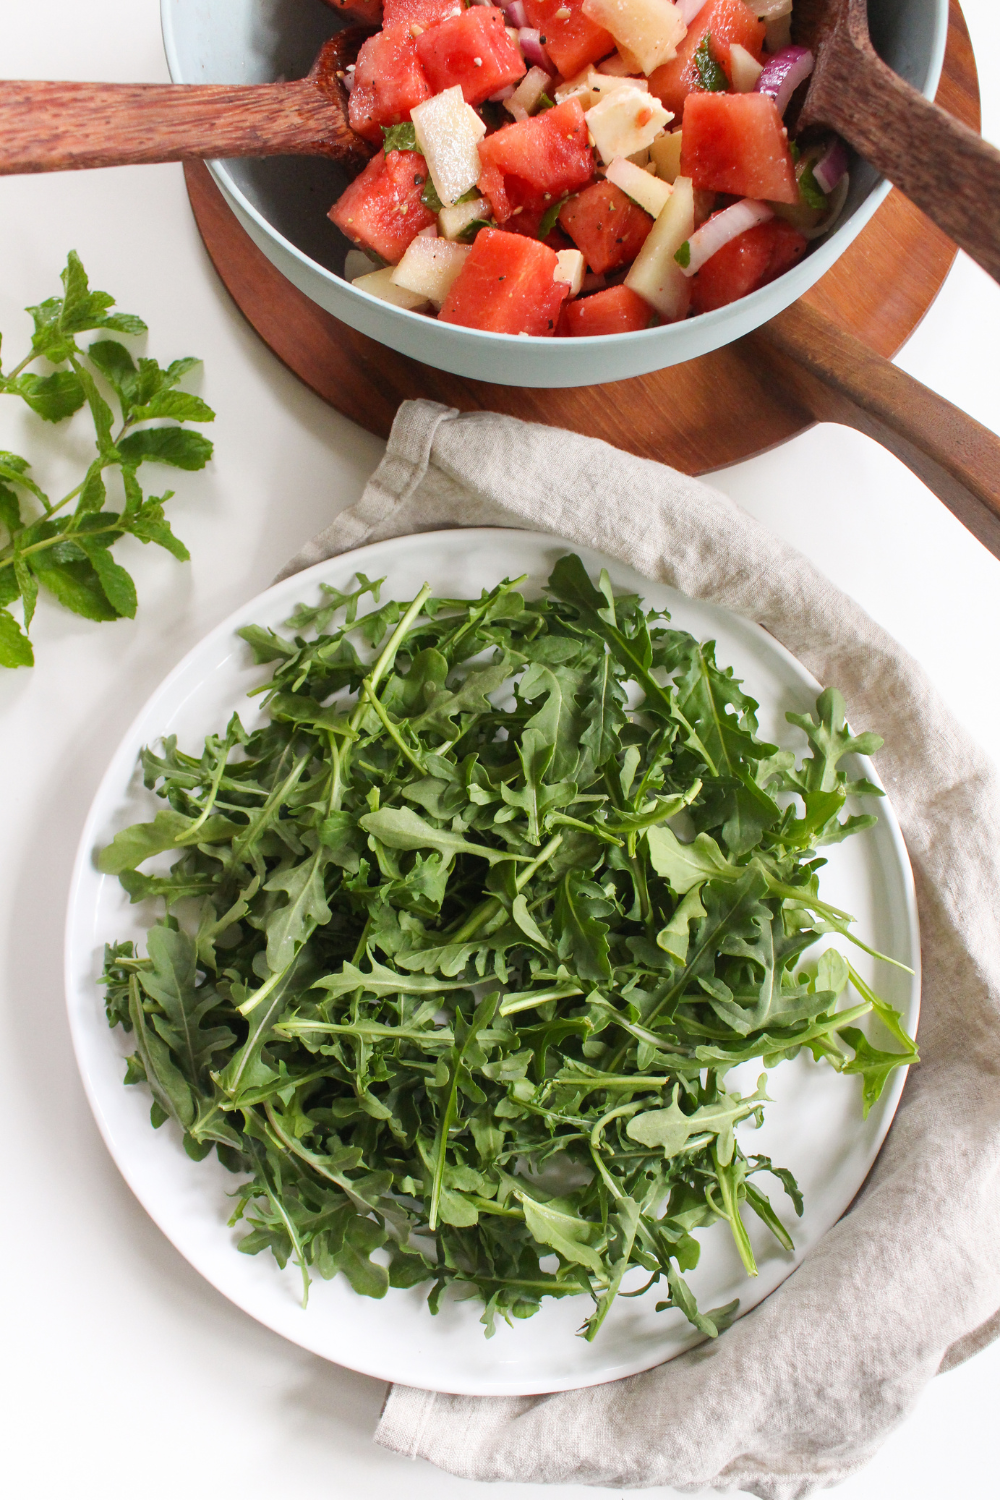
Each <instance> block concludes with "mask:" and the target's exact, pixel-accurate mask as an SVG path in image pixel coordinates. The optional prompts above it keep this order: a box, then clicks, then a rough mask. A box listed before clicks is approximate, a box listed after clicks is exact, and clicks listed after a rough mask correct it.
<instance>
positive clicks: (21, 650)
mask: <svg viewBox="0 0 1000 1500" xmlns="http://www.w3.org/2000/svg"><path fill="white" fill-rule="evenodd" d="M34 665H35V655H34V652H33V651H32V649H31V642H30V641H29V640H28V637H27V636H26V635H25V633H24V631H23V630H22V629H21V627H20V625H19V624H18V623H17V621H16V620H15V619H14V616H13V615H12V614H11V613H10V611H9V610H6V609H0V667H33V666H34Z"/></svg>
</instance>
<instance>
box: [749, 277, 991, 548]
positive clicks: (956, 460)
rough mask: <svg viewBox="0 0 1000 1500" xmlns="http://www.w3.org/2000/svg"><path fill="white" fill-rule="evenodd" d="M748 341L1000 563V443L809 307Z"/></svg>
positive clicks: (821, 413) (807, 400) (800, 305)
mask: <svg viewBox="0 0 1000 1500" xmlns="http://www.w3.org/2000/svg"><path fill="white" fill-rule="evenodd" d="M749 337H750V339H751V340H752V341H760V342H761V343H763V344H764V346H765V348H766V351H767V355H768V357H769V363H770V364H771V365H772V367H773V368H774V369H775V371H776V373H777V374H778V376H779V378H780V379H781V381H782V384H784V385H785V386H786V387H787V388H789V389H790V390H791V391H792V392H793V393H794V395H795V396H796V397H797V398H798V399H799V400H800V401H801V402H802V404H803V405H804V406H805V407H806V409H807V410H809V411H811V412H812V414H813V416H814V417H815V418H816V419H817V421H825V422H841V423H843V424H844V425H845V426H848V427H854V428H856V429H857V430H858V431H859V432H864V433H867V435H868V436H869V437H873V438H874V439H875V440H876V442H878V443H881V444H882V446H883V447H884V448H888V450H889V452H890V453H894V454H895V455H896V457H897V458H898V459H900V460H901V461H902V462H903V463H904V464H905V465H906V467H907V468H908V469H910V470H911V471H912V472H913V473H914V474H916V475H917V477H918V478H919V479H921V480H923V482H924V484H926V485H927V487H928V489H930V490H932V491H933V492H934V494H935V495H937V497H938V499H939V500H941V501H942V502H943V503H944V504H945V505H946V506H947V507H948V509H949V510H950V511H951V512H952V514H953V515H955V516H957V517H958V519H959V520H960V521H961V522H962V524H963V525H964V526H966V527H967V528H968V529H969V531H971V532H972V534H973V536H975V537H978V539H979V540H980V541H981V542H982V544H983V546H984V547H986V548H988V549H989V551H990V552H992V553H993V555H994V557H1000V438H998V437H997V436H996V435H995V434H994V433H992V432H990V431H989V429H988V428H986V427H983V426H982V425H981V424H980V423H979V422H977V421H976V420H975V419H974V418H973V417H970V416H968V415H967V414H966V413H965V412H964V411H960V410H959V408H958V407H957V406H952V404H951V402H950V401H946V400H945V399H944V397H943V396H938V395H936V394H935V393H934V392H933V391H931V390H928V388H927V387H926V386H925V385H921V384H920V382H919V381H918V380H914V379H913V377H912V376H911V375H907V374H906V373H905V371H903V370H900V369H898V368H897V367H896V366H895V365H893V364H891V363H890V361H889V360H887V359H883V358H882V356H881V355H880V354H874V353H873V352H872V351H871V350H870V349H868V348H866V347H865V345H864V344H862V343H860V342H859V340H858V339H856V338H854V337H853V336H852V335H851V334H849V333H845V332H844V330H843V329H841V328H838V327H837V325H836V324H835V323H832V322H831V321H830V319H829V318H825V317H824V316H823V314H822V313H819V312H816V311H815V309H813V308H811V307H809V306H808V305H807V304H806V303H804V302H796V303H795V304H794V305H793V306H792V307H789V308H786V310H785V311H784V312H783V313H779V315H778V316H777V317H776V318H773V319H772V320H771V322H770V323H766V324H765V325H764V326H763V327H762V328H759V329H758V330H757V331H756V333H753V334H751V335H750V336H749Z"/></svg>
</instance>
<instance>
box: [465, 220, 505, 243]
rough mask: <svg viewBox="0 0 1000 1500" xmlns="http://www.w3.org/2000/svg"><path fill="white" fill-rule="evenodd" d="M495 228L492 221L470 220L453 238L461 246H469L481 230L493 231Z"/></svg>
mask: <svg viewBox="0 0 1000 1500" xmlns="http://www.w3.org/2000/svg"><path fill="white" fill-rule="evenodd" d="M496 227H497V226H496V225H495V224H494V223H493V221H492V219H471V220H470V221H469V223H468V224H466V226H465V228H464V229H463V230H461V231H460V232H459V233H458V234H456V236H455V238H456V239H457V240H460V241H461V243H462V244H463V245H471V244H472V242H473V240H474V239H475V238H476V235H477V234H478V233H479V231H480V230H481V229H495V228H496Z"/></svg>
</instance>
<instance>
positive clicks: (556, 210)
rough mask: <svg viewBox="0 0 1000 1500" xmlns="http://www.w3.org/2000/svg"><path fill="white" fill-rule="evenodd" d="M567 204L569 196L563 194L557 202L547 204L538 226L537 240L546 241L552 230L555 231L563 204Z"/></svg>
mask: <svg viewBox="0 0 1000 1500" xmlns="http://www.w3.org/2000/svg"><path fill="white" fill-rule="evenodd" d="M568 202H569V194H568V193H564V194H563V196H562V197H561V198H560V199H559V200H558V202H555V203H550V204H549V206H548V208H547V209H546V210H545V212H544V213H543V214H542V217H541V221H540V222H539V225H538V238H539V239H540V240H545V239H548V237H549V235H550V234H551V233H552V231H553V229H555V227H556V224H557V223H558V222H559V214H560V211H561V209H562V206H563V204H564V203H568Z"/></svg>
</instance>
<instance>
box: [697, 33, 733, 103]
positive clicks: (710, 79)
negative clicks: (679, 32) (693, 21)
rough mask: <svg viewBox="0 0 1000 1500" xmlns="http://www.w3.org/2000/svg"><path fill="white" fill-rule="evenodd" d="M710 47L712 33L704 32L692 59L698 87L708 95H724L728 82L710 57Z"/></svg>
mask: <svg viewBox="0 0 1000 1500" xmlns="http://www.w3.org/2000/svg"><path fill="white" fill-rule="evenodd" d="M711 46H712V33H711V32H710V31H706V32H705V35H704V36H703V37H702V39H701V41H700V42H699V44H698V50H697V51H696V52H695V54H694V59H693V61H694V66H695V71H696V73H697V74H698V87H699V88H700V89H704V90H705V91H706V92H708V93H710V94H724V93H725V92H726V90H727V89H728V88H729V80H728V78H727V77H726V75H725V73H724V72H723V71H722V69H721V68H720V67H719V64H718V63H717V62H716V61H715V58H714V57H713V56H712V53H711Z"/></svg>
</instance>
